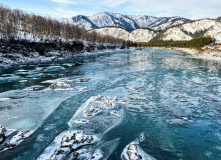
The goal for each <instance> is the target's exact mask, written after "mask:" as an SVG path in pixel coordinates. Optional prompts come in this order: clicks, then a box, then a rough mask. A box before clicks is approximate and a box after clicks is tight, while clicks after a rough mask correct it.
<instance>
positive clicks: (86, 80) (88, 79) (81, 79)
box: [78, 78, 91, 82]
mask: <svg viewBox="0 0 221 160" xmlns="http://www.w3.org/2000/svg"><path fill="white" fill-rule="evenodd" d="M78 80H79V81H80V82H88V81H90V80H91V78H78Z"/></svg>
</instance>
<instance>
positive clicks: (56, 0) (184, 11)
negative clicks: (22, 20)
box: [0, 0, 221, 19]
mask: <svg viewBox="0 0 221 160" xmlns="http://www.w3.org/2000/svg"><path fill="white" fill-rule="evenodd" d="M0 3H1V4H3V5H4V6H7V7H10V8H18V9H22V10H24V11H26V12H28V13H35V14H39V15H43V16H49V17H52V18H64V17H65V18H69V17H72V16H75V15H86V16H90V15H93V14H96V13H100V12H113V13H120V14H125V15H151V16H157V17H170V16H181V17H185V18H190V19H200V18H217V17H220V16H221V0H0Z"/></svg>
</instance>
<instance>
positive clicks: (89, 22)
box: [63, 12, 190, 31]
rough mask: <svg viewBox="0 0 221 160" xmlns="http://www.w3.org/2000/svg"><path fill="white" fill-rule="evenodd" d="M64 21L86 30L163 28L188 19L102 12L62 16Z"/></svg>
mask: <svg viewBox="0 0 221 160" xmlns="http://www.w3.org/2000/svg"><path fill="white" fill-rule="evenodd" d="M63 20H64V21H65V22H68V23H71V24H75V25H78V26H81V27H83V28H85V29H87V30H92V29H98V28H103V27H110V26H111V27H114V26H115V27H122V28H124V29H126V30H128V31H132V30H135V29H139V28H152V29H154V30H163V29H165V28H168V27H170V26H171V25H174V24H182V23H184V22H188V21H190V20H189V19H185V18H181V17H153V16H145V15H140V16H129V15H122V14H117V13H110V12H103V13H99V14H95V15H93V16H82V15H78V16H74V17H71V18H68V19H67V18H64V19H63Z"/></svg>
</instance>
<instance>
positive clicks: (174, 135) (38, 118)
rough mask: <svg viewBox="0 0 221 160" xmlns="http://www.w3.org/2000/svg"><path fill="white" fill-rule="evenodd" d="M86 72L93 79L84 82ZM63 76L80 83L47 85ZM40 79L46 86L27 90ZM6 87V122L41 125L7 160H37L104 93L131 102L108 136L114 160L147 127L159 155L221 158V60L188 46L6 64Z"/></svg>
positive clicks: (149, 149) (2, 117) (0, 96)
mask: <svg viewBox="0 0 221 160" xmlns="http://www.w3.org/2000/svg"><path fill="white" fill-rule="evenodd" d="M76 62H77V63H76ZM82 77H83V78H91V80H90V81H89V82H79V81H78V80H77V79H78V78H82ZM58 81H63V82H66V83H68V84H71V85H73V86H75V87H74V88H73V90H50V89H47V87H48V86H49V85H50V84H51V83H53V82H58ZM33 85H43V86H45V87H46V89H44V90H41V91H28V90H24V89H25V88H26V87H28V86H33ZM0 92H1V93H0V124H1V125H3V126H5V127H7V128H13V129H31V130H35V132H34V133H33V134H32V135H31V136H30V137H29V138H28V139H27V140H25V141H24V142H23V143H22V144H21V145H19V146H18V147H17V148H16V149H14V150H10V151H6V152H3V153H2V154H0V159H7V160H9V159H16V160H32V159H33V160H34V159H36V158H37V157H39V156H40V155H41V153H42V152H43V151H44V150H45V148H46V147H47V146H48V145H50V144H51V142H52V141H53V140H54V138H55V137H56V136H57V135H59V134H60V133H61V132H62V131H65V130H67V129H68V128H69V126H68V122H69V120H70V119H71V118H72V117H73V115H74V114H75V112H76V110H77V109H78V108H79V107H80V106H81V105H82V104H83V103H84V102H86V101H87V100H88V99H89V98H90V97H92V96H96V95H104V96H109V97H115V96H117V97H118V98H119V99H126V100H127V102H126V105H125V108H126V110H127V116H126V117H125V118H126V119H127V122H126V123H124V124H121V125H119V126H116V127H115V128H112V129H111V130H110V131H108V132H107V133H106V134H105V136H103V138H102V141H103V142H107V144H109V143H110V144H111V145H112V142H113V143H114V145H112V146H113V147H111V148H109V150H111V151H110V153H111V155H110V157H109V159H111V160H117V159H120V155H121V153H122V151H123V149H124V147H125V146H126V145H128V144H129V143H130V142H131V141H133V140H134V139H135V138H137V137H138V136H139V135H140V133H142V132H143V133H144V135H145V137H146V138H145V140H144V141H143V142H141V143H140V146H141V148H142V149H143V150H144V151H145V152H146V153H148V154H149V155H151V156H152V157H155V158H156V159H162V160H163V159H169V160H172V159H183V160H187V159H188V160H202V159H205V160H207V159H213V160H215V159H217V160H218V159H221V103H220V102H221V65H220V64H219V63H216V62H211V61H203V60H199V59H195V58H193V57H192V56H191V55H188V54H186V53H184V52H182V51H175V50H158V49H148V50H143V51H116V52H113V53H107V54H102V55H100V56H88V57H78V58H77V59H70V60H65V61H60V62H53V63H38V64H32V65H30V64H27V65H21V66H19V67H18V66H17V67H11V68H8V69H1V70H0ZM116 141H117V143H116Z"/></svg>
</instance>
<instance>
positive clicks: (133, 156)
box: [121, 134, 156, 160]
mask: <svg viewBox="0 0 221 160" xmlns="http://www.w3.org/2000/svg"><path fill="white" fill-rule="evenodd" d="M141 136H142V138H141ZM139 138H140V139H139V140H138V139H136V140H134V141H133V142H131V143H130V144H128V145H127V146H126V147H125V148H124V150H123V152H122V154H121V159H122V160H139V159H142V160H156V159H155V158H154V157H152V156H150V155H149V154H147V153H146V152H145V151H144V150H143V149H142V148H141V147H140V144H139V141H140V142H141V141H143V140H144V139H145V137H144V135H143V134H141V135H140V136H139Z"/></svg>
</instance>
